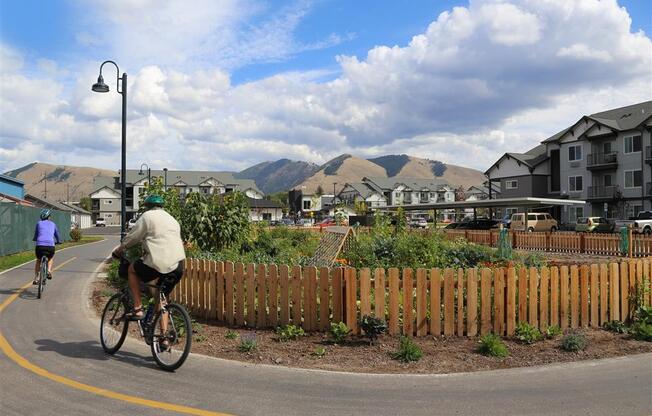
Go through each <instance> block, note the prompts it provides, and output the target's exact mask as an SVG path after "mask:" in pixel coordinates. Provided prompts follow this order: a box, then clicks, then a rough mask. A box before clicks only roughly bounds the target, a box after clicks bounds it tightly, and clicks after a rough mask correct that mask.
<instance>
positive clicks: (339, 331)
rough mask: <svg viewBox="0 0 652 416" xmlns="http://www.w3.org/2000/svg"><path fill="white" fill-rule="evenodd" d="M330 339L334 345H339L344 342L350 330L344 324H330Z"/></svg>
mask: <svg viewBox="0 0 652 416" xmlns="http://www.w3.org/2000/svg"><path fill="white" fill-rule="evenodd" d="M329 332H330V335H331V339H332V340H333V342H334V343H336V344H339V343H342V342H344V340H345V339H346V337H347V336H348V335H349V333H350V332H351V330H350V329H349V327H348V326H346V324H345V323H344V322H338V323H332V324H331V329H330V331H329Z"/></svg>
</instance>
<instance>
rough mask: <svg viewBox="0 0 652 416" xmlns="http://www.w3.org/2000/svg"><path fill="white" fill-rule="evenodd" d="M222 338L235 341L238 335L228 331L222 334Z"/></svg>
mask: <svg viewBox="0 0 652 416" xmlns="http://www.w3.org/2000/svg"><path fill="white" fill-rule="evenodd" d="M224 338H226V339H236V338H238V333H237V332H235V331H231V330H228V331H226V334H224Z"/></svg>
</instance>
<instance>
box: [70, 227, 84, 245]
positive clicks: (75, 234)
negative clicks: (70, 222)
mask: <svg viewBox="0 0 652 416" xmlns="http://www.w3.org/2000/svg"><path fill="white" fill-rule="evenodd" d="M70 239H71V240H72V241H75V242H77V241H81V239H82V232H81V230H80V229H79V228H73V229H72V230H70Z"/></svg>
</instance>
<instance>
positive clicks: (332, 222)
mask: <svg viewBox="0 0 652 416" xmlns="http://www.w3.org/2000/svg"><path fill="white" fill-rule="evenodd" d="M317 225H318V226H320V227H332V226H333V225H337V222H336V221H335V218H331V217H327V218H324V219H323V220H321V221H320V222H319V223H317Z"/></svg>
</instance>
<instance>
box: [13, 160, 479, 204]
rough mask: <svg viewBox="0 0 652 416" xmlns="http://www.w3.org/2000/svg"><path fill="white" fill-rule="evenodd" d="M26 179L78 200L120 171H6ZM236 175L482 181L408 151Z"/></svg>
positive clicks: (42, 166) (277, 183) (265, 180)
mask: <svg viewBox="0 0 652 416" xmlns="http://www.w3.org/2000/svg"><path fill="white" fill-rule="evenodd" d="M5 175H8V176H12V177H15V178H18V179H20V180H22V181H23V182H25V192H27V193H30V194H33V195H36V196H39V197H43V196H45V195H44V194H45V192H46V190H47V197H48V199H54V200H79V198H81V197H82V196H87V195H88V194H89V193H91V192H92V191H93V190H94V189H93V179H94V178H95V177H96V176H105V177H113V176H116V175H117V172H116V171H112V170H108V169H98V168H92V167H78V166H64V165H51V164H47V163H38V162H34V163H30V164H27V165H25V166H23V167H20V168H18V169H14V170H11V171H8V172H6V173H5ZM233 175H234V177H235V178H238V179H252V180H254V181H255V182H256V185H257V186H258V187H259V188H260V189H261V190H262V191H263V192H265V193H267V194H269V193H275V192H283V191H288V190H290V189H301V190H303V191H304V192H305V193H314V192H315V191H317V189H318V188H319V187H320V186H321V188H322V190H323V191H324V193H327V194H328V193H332V190H333V185H335V189H336V191H339V190H340V189H341V188H342V187H343V186H344V184H345V183H347V182H359V181H361V180H362V178H363V177H365V176H367V177H391V176H397V177H404V178H405V177H410V178H424V179H432V178H438V179H442V180H444V181H446V182H448V183H449V184H450V185H451V186H454V187H459V186H463V187H465V188H467V187H469V186H471V185H478V184H481V183H482V182H483V181H484V180H485V177H484V175H483V173H482V172H480V171H478V170H475V169H470V168H465V167H462V166H456V165H451V164H446V163H443V162H440V161H436V160H429V159H422V158H418V157H414V156H409V155H404V154H402V155H386V156H380V157H376V158H372V159H363V158H359V157H356V156H353V155H350V154H343V155H340V156H338V157H336V158H334V159H332V160H330V161H328V162H326V163H324V164H323V165H321V166H320V165H317V164H315V163H311V162H304V161H295V160H290V159H279V160H277V161H270V162H262V163H258V164H256V165H254V166H251V167H249V168H247V169H245V170H243V171H240V172H234V173H233Z"/></svg>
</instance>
